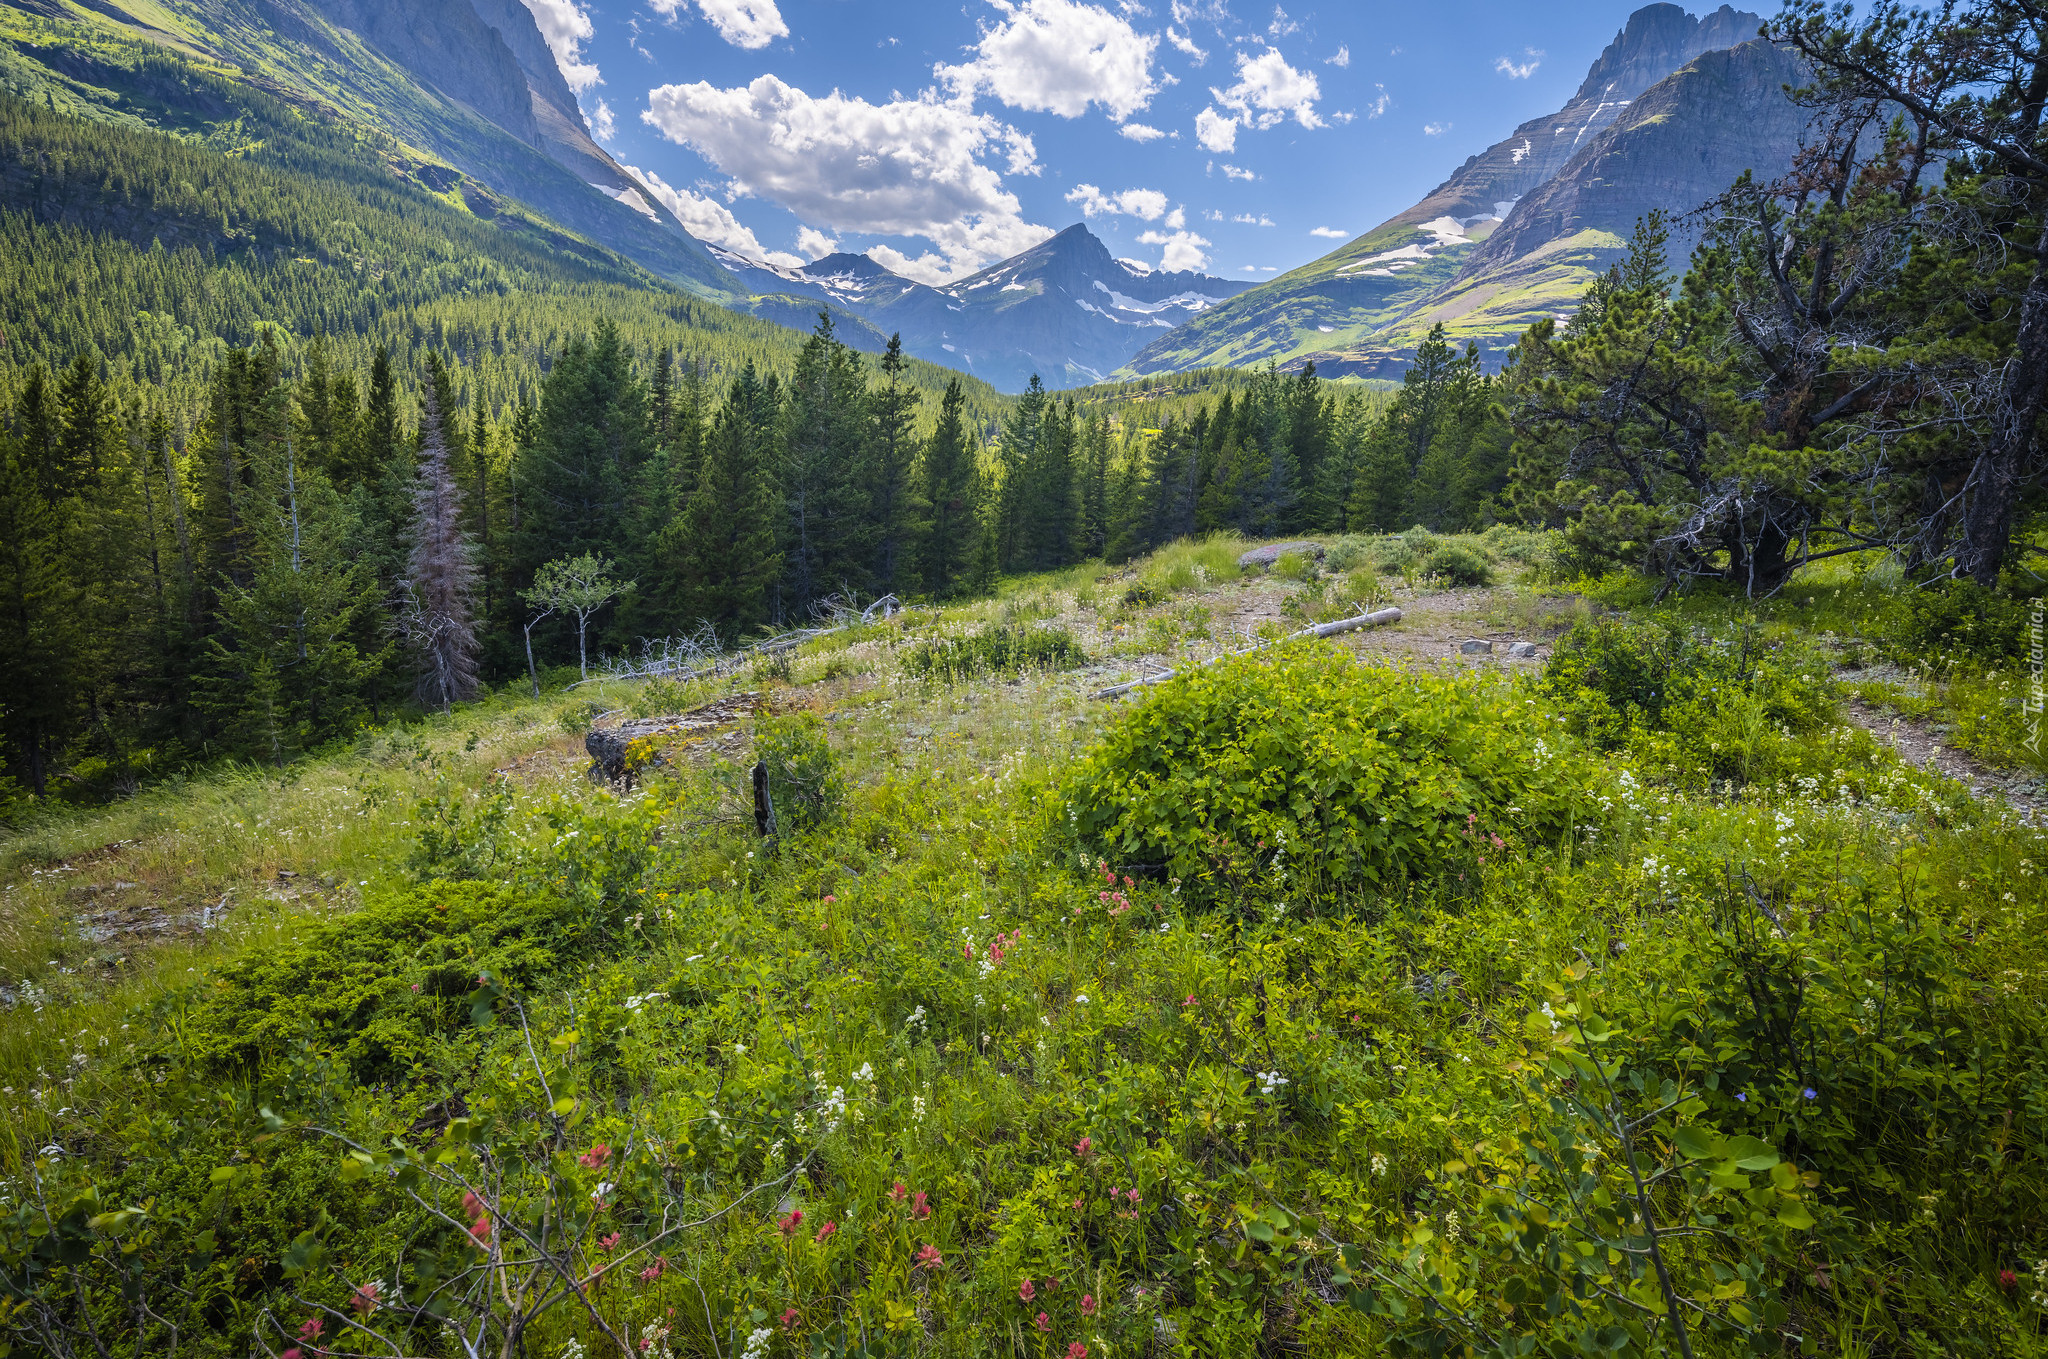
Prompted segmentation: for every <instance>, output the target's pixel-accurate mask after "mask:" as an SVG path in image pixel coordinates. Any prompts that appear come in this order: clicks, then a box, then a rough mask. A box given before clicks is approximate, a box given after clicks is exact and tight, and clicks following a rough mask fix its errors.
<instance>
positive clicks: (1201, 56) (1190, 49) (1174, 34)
mask: <svg viewBox="0 0 2048 1359" xmlns="http://www.w3.org/2000/svg"><path fill="white" fill-rule="evenodd" d="M1166 40H1167V41H1168V42H1170V43H1172V44H1173V45H1174V47H1175V48H1176V49H1178V50H1179V51H1181V52H1183V53H1185V54H1186V55H1187V56H1189V57H1190V58H1192V59H1193V60H1194V63H1195V65H1197V66H1200V65H1201V64H1202V63H1203V62H1205V61H1207V60H1208V59H1209V54H1208V53H1207V52H1206V51H1204V50H1203V49H1202V48H1200V47H1197V46H1196V45H1195V40H1194V39H1193V38H1190V37H1189V36H1188V35H1187V34H1185V33H1182V32H1181V31H1180V30H1179V29H1176V28H1169V29H1167V30H1166Z"/></svg>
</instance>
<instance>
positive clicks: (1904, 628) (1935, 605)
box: [1878, 581, 2033, 661]
mask: <svg viewBox="0 0 2048 1359" xmlns="http://www.w3.org/2000/svg"><path fill="white" fill-rule="evenodd" d="M2032 609H2033V605H2032V603H2031V602H2029V601H2028V600H2024V599H2020V598H2017V597H2015V596H2013V595H2009V594H2005V593H2003V592H2001V591H1997V590H1987V589H1985V588H1984V587H1983V586H1981V585H1976V584H1973V583H1971V582H1969V581H1951V582H1948V583H1946V584H1944V585H1941V586H1939V587H1935V588H1930V589H1926V590H1914V591H1911V592H1909V593H1907V594H1905V595H1903V596H1902V597H1900V598H1899V600H1898V603H1897V605H1896V606H1895V607H1894V608H1892V609H1890V610H1887V611H1886V614H1885V616H1884V618H1883V620H1882V621H1881V622H1880V623H1879V625H1878V630H1879V631H1880V632H1881V633H1882V634H1883V635H1884V638H1885V641H1886V642H1887V643H1888V644H1889V646H1890V649H1891V650H1892V652H1893V654H1894V655H1898V656H1901V657H1904V658H1907V659H1919V658H1923V657H1926V656H1928V655H1929V654H1930V653H1934V652H1943V651H1945V652H1949V653H1952V654H1960V655H1962V656H1967V657H1970V658H1973V659H1977V660H1986V661H2001V660H2019V659H2021V658H2023V657H2024V656H2025V655H2026V654H2027V649H2028V647H2029V646H2030V645H2031V644H2032V641H2031V634H2030V633H2029V631H2028V615H2029V614H2030V612H2031V611H2032Z"/></svg>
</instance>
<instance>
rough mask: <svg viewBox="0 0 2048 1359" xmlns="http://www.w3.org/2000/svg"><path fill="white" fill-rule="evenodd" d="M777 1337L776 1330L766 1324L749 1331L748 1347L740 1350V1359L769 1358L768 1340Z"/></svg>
mask: <svg viewBox="0 0 2048 1359" xmlns="http://www.w3.org/2000/svg"><path fill="white" fill-rule="evenodd" d="M774 1338H775V1332H773V1331H771V1330H769V1329H768V1328H767V1327H766V1326H763V1327H761V1328H760V1329H759V1330H755V1331H749V1332H748V1333H747V1347H746V1349H744V1350H742V1351H740V1359H768V1342H769V1341H770V1340H773V1339H774Z"/></svg>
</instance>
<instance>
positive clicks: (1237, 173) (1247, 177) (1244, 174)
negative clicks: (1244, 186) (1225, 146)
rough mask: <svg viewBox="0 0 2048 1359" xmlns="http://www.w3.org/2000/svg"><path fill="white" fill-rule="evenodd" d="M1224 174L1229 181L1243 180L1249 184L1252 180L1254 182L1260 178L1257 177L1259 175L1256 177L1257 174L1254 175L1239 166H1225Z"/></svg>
mask: <svg viewBox="0 0 2048 1359" xmlns="http://www.w3.org/2000/svg"><path fill="white" fill-rule="evenodd" d="M1223 174H1224V177H1225V178H1227V179H1242V180H1244V181H1246V182H1247V183H1249V182H1250V181H1252V180H1254V179H1257V178H1258V176H1257V175H1255V174H1253V173H1252V172H1251V171H1249V170H1245V169H1241V168H1240V167H1238V166H1235V165H1226V166H1224V167H1223Z"/></svg>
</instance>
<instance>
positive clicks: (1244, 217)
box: [1230, 212, 1273, 226]
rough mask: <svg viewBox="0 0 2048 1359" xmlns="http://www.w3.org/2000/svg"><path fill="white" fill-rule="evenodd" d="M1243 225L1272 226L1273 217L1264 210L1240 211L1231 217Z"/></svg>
mask: <svg viewBox="0 0 2048 1359" xmlns="http://www.w3.org/2000/svg"><path fill="white" fill-rule="evenodd" d="M1230 220H1231V221H1233V222H1236V223H1238V224H1239V225H1241V226H1272V225H1273V219H1272V218H1270V217H1268V216H1266V215H1265V214H1264V213H1262V212H1240V213H1239V214H1238V215H1237V216H1235V217H1233V218H1231V219H1230Z"/></svg>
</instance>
